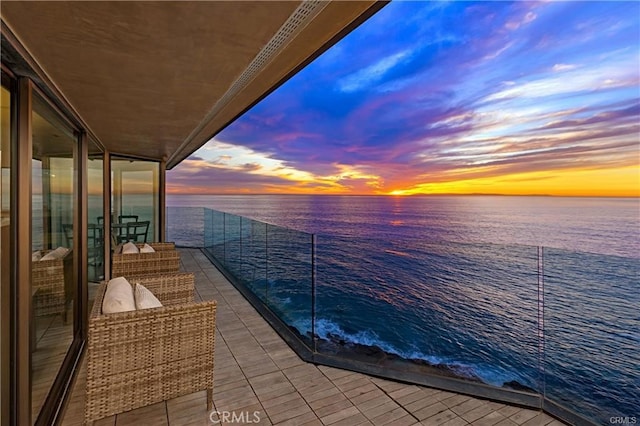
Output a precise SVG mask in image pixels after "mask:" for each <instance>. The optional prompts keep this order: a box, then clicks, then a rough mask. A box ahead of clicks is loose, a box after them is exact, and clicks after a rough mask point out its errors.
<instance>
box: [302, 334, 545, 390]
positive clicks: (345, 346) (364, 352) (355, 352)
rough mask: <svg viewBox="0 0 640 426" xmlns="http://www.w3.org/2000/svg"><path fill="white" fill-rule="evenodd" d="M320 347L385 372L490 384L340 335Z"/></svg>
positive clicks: (319, 341) (463, 370) (513, 385)
mask: <svg viewBox="0 0 640 426" xmlns="http://www.w3.org/2000/svg"><path fill="white" fill-rule="evenodd" d="M289 328H290V329H291V331H293V332H294V333H295V334H296V335H297V336H299V337H300V338H301V339H302V340H303V341H305V342H306V343H307V344H309V343H310V341H311V334H310V333H307V335H305V336H303V335H301V334H300V332H299V331H298V330H297V329H296V328H295V327H289ZM316 345H317V350H318V352H320V353H324V354H328V355H334V356H337V357H340V358H346V359H348V360H351V361H357V362H363V363H367V364H374V365H377V366H380V367H383V368H389V369H393V370H402V371H404V372H413V373H415V374H432V375H438V376H444V377H450V378H455V379H461V380H465V381H468V382H474V383H482V384H487V383H486V382H484V381H483V380H482V379H481V378H480V377H478V375H477V374H475V372H474V371H473V370H472V369H471V368H469V367H465V366H456V365H448V364H442V363H440V364H434V363H431V362H429V361H426V360H424V359H418V358H404V357H402V356H400V355H396V354H393V353H389V352H385V351H384V350H383V349H382V348H380V347H378V346H375V345H363V344H360V343H354V342H349V341H346V340H344V339H343V338H341V337H340V336H337V335H332V334H329V335H328V337H327V338H323V337H320V336H318V335H316ZM502 387H503V388H506V389H512V390H515V391H520V392H528V393H536V391H535V390H534V389H532V388H530V387H528V386H525V385H523V384H521V383H519V382H518V381H516V380H512V381H509V382H505V383H503V384H502Z"/></svg>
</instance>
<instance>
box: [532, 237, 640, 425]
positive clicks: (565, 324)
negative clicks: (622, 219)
mask: <svg viewBox="0 0 640 426" xmlns="http://www.w3.org/2000/svg"><path fill="white" fill-rule="evenodd" d="M543 264H544V288H545V295H544V312H545V314H544V330H545V396H546V397H547V398H549V399H550V400H552V401H554V402H556V403H558V404H561V405H563V406H564V407H567V408H569V409H572V410H573V411H576V412H577V413H578V414H581V415H583V416H585V417H587V418H589V419H591V420H593V421H595V422H596V423H600V424H610V422H611V420H610V419H612V418H625V417H627V418H631V417H634V416H635V417H636V418H637V416H638V413H640V370H639V369H638V366H640V309H638V306H640V291H639V290H640V286H639V285H638V282H639V278H640V259H635V258H626V257H619V256H609V255H599V254H590V253H579V252H571V251H567V250H560V249H550V248H545V249H544V263H543Z"/></svg>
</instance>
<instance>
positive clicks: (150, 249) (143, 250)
mask: <svg viewBox="0 0 640 426" xmlns="http://www.w3.org/2000/svg"><path fill="white" fill-rule="evenodd" d="M155 252H156V251H155V250H154V249H153V247H151V246H150V245H149V244H147V243H144V246H142V247H141V248H140V253H155Z"/></svg>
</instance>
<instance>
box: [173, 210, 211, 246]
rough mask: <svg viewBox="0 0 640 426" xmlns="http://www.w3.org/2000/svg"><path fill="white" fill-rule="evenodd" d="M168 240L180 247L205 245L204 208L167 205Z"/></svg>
mask: <svg viewBox="0 0 640 426" xmlns="http://www.w3.org/2000/svg"><path fill="white" fill-rule="evenodd" d="M166 211H167V229H166V238H165V240H166V241H173V242H174V243H176V245H177V246H180V247H204V245H205V244H204V235H205V232H204V209H203V208H202V207H167V210H166Z"/></svg>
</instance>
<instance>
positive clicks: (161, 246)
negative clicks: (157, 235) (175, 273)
mask: <svg viewBox="0 0 640 426" xmlns="http://www.w3.org/2000/svg"><path fill="white" fill-rule="evenodd" d="M144 244H145V243H136V246H137V247H138V248H139V249H140V248H142V247H144ZM147 244H149V245H150V246H151V247H152V248H153V249H154V250H155V251H165V250H175V249H176V244H175V243H174V242H163V243H158V242H155V243H147Z"/></svg>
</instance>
